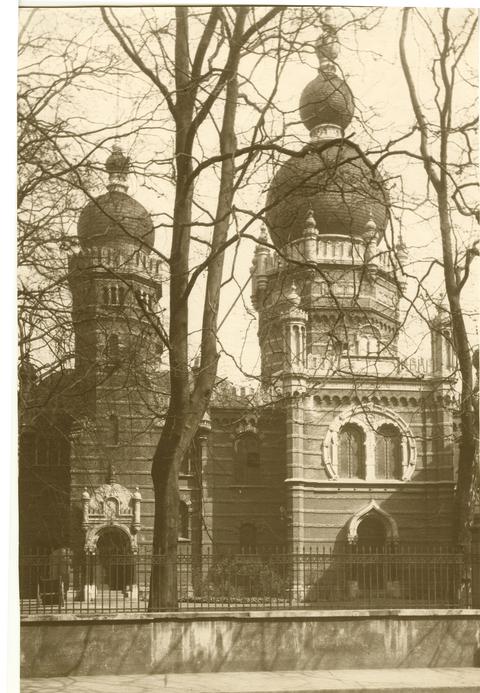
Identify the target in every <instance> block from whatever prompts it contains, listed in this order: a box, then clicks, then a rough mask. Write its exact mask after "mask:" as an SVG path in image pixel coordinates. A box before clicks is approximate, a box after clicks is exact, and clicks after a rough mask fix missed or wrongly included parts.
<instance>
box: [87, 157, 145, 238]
mask: <svg viewBox="0 0 480 693" xmlns="http://www.w3.org/2000/svg"><path fill="white" fill-rule="evenodd" d="M105 169H106V171H107V172H108V174H109V183H108V186H107V187H108V192H107V193H105V194H104V195H100V196H99V197H97V198H95V199H94V200H91V201H90V202H89V203H88V204H87V205H86V206H85V207H84V209H83V210H82V212H81V214H80V217H79V220H78V230H77V232H78V238H79V241H80V244H81V246H82V247H88V246H91V245H99V244H102V245H118V244H120V243H125V242H129V243H135V244H136V245H141V246H142V247H145V246H146V247H152V246H153V243H154V239H155V230H154V226H153V221H152V218H151V216H150V214H149V213H148V212H147V210H146V209H145V207H143V205H141V204H140V203H139V202H137V201H136V200H134V199H133V197H131V196H130V195H128V194H127V189H128V185H127V175H128V172H129V170H130V160H129V158H128V157H127V156H125V155H124V154H123V152H122V151H121V149H120V148H119V147H118V146H117V145H114V146H113V148H112V153H111V154H110V156H109V157H108V159H107V161H106V163H105Z"/></svg>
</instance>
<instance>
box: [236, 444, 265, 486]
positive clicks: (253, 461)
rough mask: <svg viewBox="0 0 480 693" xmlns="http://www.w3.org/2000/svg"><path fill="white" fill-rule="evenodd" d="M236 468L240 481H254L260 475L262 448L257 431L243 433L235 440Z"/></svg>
mask: <svg viewBox="0 0 480 693" xmlns="http://www.w3.org/2000/svg"><path fill="white" fill-rule="evenodd" d="M235 468H236V474H235V476H236V478H237V480H238V481H245V482H247V483H248V482H252V481H256V480H257V479H258V478H259V476H260V450H259V444H258V436H257V435H256V433H253V432H247V433H243V434H242V435H241V436H240V437H239V438H237V440H236V441H235Z"/></svg>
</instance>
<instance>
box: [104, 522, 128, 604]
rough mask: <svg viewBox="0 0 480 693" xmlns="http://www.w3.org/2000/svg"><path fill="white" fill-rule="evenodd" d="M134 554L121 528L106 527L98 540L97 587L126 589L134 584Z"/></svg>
mask: <svg viewBox="0 0 480 693" xmlns="http://www.w3.org/2000/svg"><path fill="white" fill-rule="evenodd" d="M132 578H133V555H132V552H131V549H130V542H129V540H128V537H127V536H126V534H125V533H124V532H122V530H121V529H118V528H117V527H109V528H108V529H104V530H103V531H102V532H101V533H100V535H99V537H98V541H97V581H96V582H97V585H96V586H97V589H101V590H109V591H113V590H121V591H123V592H124V591H125V590H127V588H129V587H130V586H131V585H132Z"/></svg>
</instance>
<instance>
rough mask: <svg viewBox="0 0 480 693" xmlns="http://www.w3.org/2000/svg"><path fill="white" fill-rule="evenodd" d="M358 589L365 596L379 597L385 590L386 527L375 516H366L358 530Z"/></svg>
mask: <svg viewBox="0 0 480 693" xmlns="http://www.w3.org/2000/svg"><path fill="white" fill-rule="evenodd" d="M357 536H358V540H357V545H356V552H357V553H358V563H357V571H356V572H357V575H356V579H357V582H358V587H359V589H360V591H361V592H363V593H364V594H365V595H369V596H370V597H372V596H379V592H380V591H382V590H384V588H385V579H386V575H385V567H386V566H385V558H386V556H385V541H386V534H385V527H384V524H383V522H382V521H381V520H380V519H379V518H378V517H375V515H373V514H369V515H366V516H365V517H364V518H363V520H362V521H361V522H360V524H359V525H358V529H357Z"/></svg>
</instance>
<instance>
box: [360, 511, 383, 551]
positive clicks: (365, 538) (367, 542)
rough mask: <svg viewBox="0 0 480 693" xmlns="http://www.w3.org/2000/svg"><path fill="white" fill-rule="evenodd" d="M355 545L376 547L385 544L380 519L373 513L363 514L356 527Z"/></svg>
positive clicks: (367, 547)
mask: <svg viewBox="0 0 480 693" xmlns="http://www.w3.org/2000/svg"><path fill="white" fill-rule="evenodd" d="M357 537H358V539H357V546H358V547H362V548H363V549H372V550H373V549H378V548H381V547H383V546H385V540H386V532H385V525H384V524H383V522H382V520H381V519H380V518H379V517H377V516H375V515H374V514H373V513H370V514H368V515H365V517H364V518H363V519H362V520H361V521H360V524H359V525H358V528H357Z"/></svg>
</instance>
